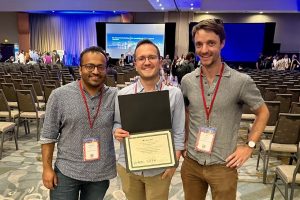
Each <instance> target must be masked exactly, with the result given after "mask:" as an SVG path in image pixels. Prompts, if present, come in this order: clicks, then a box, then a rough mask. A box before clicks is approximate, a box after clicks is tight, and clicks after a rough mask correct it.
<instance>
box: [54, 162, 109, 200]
mask: <svg viewBox="0 0 300 200" xmlns="http://www.w3.org/2000/svg"><path fill="white" fill-rule="evenodd" d="M55 173H56V175H57V179H58V181H57V182H58V184H57V186H56V187H55V189H54V190H50V199H51V200H66V199H68V200H78V197H79V193H80V200H102V199H103V198H104V195H105V193H106V190H107V189H108V186H109V180H104V181H98V182H89V181H80V180H76V179H73V178H70V177H67V176H65V175H63V174H62V173H61V172H60V171H59V169H57V168H56V167H55Z"/></svg>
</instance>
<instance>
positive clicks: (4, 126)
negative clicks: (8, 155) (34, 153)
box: [0, 122, 19, 160]
mask: <svg viewBox="0 0 300 200" xmlns="http://www.w3.org/2000/svg"><path fill="white" fill-rule="evenodd" d="M15 126H16V124H15V123H14V122H0V134H1V146H0V160H1V159H2V151H3V143H4V135H5V134H6V133H8V132H10V131H11V132H12V133H13V137H14V139H15V144H16V150H18V149H19V148H18V142H17V136H16V134H15Z"/></svg>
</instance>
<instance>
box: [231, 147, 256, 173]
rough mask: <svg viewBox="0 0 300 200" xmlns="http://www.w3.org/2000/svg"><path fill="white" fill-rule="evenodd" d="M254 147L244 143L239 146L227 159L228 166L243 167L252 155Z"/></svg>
mask: <svg viewBox="0 0 300 200" xmlns="http://www.w3.org/2000/svg"><path fill="white" fill-rule="evenodd" d="M252 152H253V149H252V148H250V147H248V146H246V145H243V146H238V147H237V148H236V150H235V152H234V153H233V154H231V155H230V156H228V158H227V159H226V162H227V164H226V166H227V167H230V168H239V167H241V166H242V165H243V164H244V163H245V162H246V161H247V160H248V159H249V158H250V156H251V154H252Z"/></svg>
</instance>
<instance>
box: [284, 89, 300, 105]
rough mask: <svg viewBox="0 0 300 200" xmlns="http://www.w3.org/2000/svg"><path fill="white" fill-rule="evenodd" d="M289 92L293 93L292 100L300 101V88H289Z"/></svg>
mask: <svg viewBox="0 0 300 200" xmlns="http://www.w3.org/2000/svg"><path fill="white" fill-rule="evenodd" d="M286 93H287V94H292V95H293V96H292V102H299V101H300V99H299V96H300V89H296V88H294V89H291V88H288V89H287V91H286Z"/></svg>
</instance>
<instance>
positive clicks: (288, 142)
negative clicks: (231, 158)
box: [256, 113, 300, 183]
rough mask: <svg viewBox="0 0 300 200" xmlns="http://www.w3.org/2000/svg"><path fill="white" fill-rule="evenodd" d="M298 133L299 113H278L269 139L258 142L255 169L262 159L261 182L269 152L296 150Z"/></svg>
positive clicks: (299, 127)
mask: <svg viewBox="0 0 300 200" xmlns="http://www.w3.org/2000/svg"><path fill="white" fill-rule="evenodd" d="M299 134H300V114H290V113H280V114H279V119H278V122H277V124H276V127H275V131H274V133H273V135H272V138H271V139H270V140H267V139H263V140H261V141H260V144H259V153H258V157H257V165H256V169H258V166H259V160H260V158H262V160H263V183H266V180H267V172H268V165H269V158H270V155H271V153H285V154H287V155H289V156H290V154H291V153H296V152H297V151H298V145H299V140H300V137H299Z"/></svg>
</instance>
